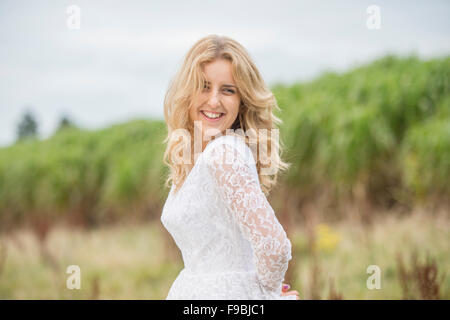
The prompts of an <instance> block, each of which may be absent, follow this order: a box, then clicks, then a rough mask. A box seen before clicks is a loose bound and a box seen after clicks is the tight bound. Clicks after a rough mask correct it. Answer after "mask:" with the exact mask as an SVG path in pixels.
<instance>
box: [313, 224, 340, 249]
mask: <svg viewBox="0 0 450 320" xmlns="http://www.w3.org/2000/svg"><path fill="white" fill-rule="evenodd" d="M316 231H317V248H318V249H319V250H323V251H328V252H329V251H333V250H334V249H335V248H336V246H337V245H338V243H339V241H340V239H341V237H340V235H339V234H338V233H336V232H334V231H332V230H331V229H330V227H329V226H327V225H326V224H318V225H317V227H316Z"/></svg>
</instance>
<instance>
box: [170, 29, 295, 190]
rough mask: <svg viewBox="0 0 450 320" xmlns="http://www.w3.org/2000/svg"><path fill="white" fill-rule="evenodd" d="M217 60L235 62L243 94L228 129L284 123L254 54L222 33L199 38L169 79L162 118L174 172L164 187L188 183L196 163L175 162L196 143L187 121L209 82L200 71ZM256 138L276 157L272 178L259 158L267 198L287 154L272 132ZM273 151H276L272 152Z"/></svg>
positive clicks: (273, 126)
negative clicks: (196, 100) (234, 119)
mask: <svg viewBox="0 0 450 320" xmlns="http://www.w3.org/2000/svg"><path fill="white" fill-rule="evenodd" d="M216 59H227V60H229V61H230V62H231V65H232V75H233V79H234V81H235V82H236V86H237V89H238V90H239V93H240V96H241V105H240V106H239V112H238V117H237V118H236V121H235V122H234V123H233V125H232V126H231V128H230V129H234V130H237V131H239V129H241V131H244V132H253V130H254V131H256V132H259V130H260V129H267V131H268V132H271V130H272V129H277V126H276V125H278V124H280V123H282V121H281V119H279V118H277V117H276V116H275V115H274V114H273V111H274V109H277V110H280V109H279V107H278V105H277V102H276V99H275V96H274V95H273V93H272V92H271V91H270V90H269V89H268V87H267V86H266V84H265V82H264V80H263V78H262V77H261V74H260V72H259V71H258V69H257V68H256V66H255V64H254V63H253V61H252V60H251V58H250V55H249V54H248V52H247V50H246V49H245V48H244V47H243V46H242V45H241V44H239V43H238V42H237V41H235V40H233V39H231V38H229V37H226V36H218V35H208V36H206V37H204V38H202V39H200V40H198V41H197V42H196V43H195V44H194V45H193V46H192V47H191V49H190V50H189V51H188V52H187V54H186V56H185V57H184V62H183V65H182V66H181V68H180V70H179V71H178V72H177V73H176V75H175V76H174V78H172V80H171V81H170V84H169V88H168V90H167V93H166V96H165V98H164V118H165V121H166V124H167V129H168V135H167V137H166V138H165V139H164V143H167V148H166V150H165V152H164V159H163V162H164V163H165V164H166V165H167V166H168V167H169V169H170V172H169V176H168V178H167V180H166V183H165V186H166V187H169V183H170V181H172V184H175V192H177V191H178V190H179V188H180V187H181V185H182V184H183V183H184V181H185V179H186V177H187V176H188V174H189V172H190V170H191V169H192V167H193V163H194V162H193V161H191V162H190V163H177V162H178V161H175V159H179V158H180V157H182V150H186V149H187V148H188V146H189V145H190V146H191V148H192V146H193V145H194V143H193V136H194V135H193V132H194V124H193V123H192V121H191V119H190V118H189V110H190V108H192V107H195V106H193V103H194V101H195V99H194V97H197V96H198V95H199V94H200V92H201V90H202V89H203V84H204V81H206V77H205V75H204V72H203V69H202V67H203V66H204V65H205V64H207V63H209V62H212V61H214V60H216ZM252 129H253V130H252ZM175 130H177V133H179V132H180V131H181V132H183V133H184V135H183V136H182V139H181V141H178V140H180V139H174V136H175V135H174V131H175ZM189 137H190V138H189ZM277 138H278V137H277ZM189 139H190V141H189ZM257 139H258V143H259V144H260V145H263V146H267V147H266V148H267V152H268V154H269V155H272V156H271V162H270V168H272V171H271V174H261V169H262V168H263V167H264V165H263V164H262V163H261V161H260V159H258V157H255V161H256V168H257V171H258V177H259V181H260V185H261V189H262V191H263V192H264V193H265V194H266V195H268V194H269V192H270V190H271V189H272V188H273V187H274V186H275V185H276V183H277V176H278V172H279V170H286V169H287V168H289V167H290V164H289V163H286V162H283V160H282V159H281V157H280V154H281V153H282V151H283V144H282V143H281V140H280V139H275V137H274V136H273V135H272V134H270V135H258V137H257ZM245 142H246V144H247V145H248V137H245ZM189 143H190V144H189ZM272 148H274V150H276V152H272ZM191 150H192V149H191ZM191 154H193V152H191ZM192 159H193V158H192V157H191V160H192Z"/></svg>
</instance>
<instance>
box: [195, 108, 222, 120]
mask: <svg viewBox="0 0 450 320" xmlns="http://www.w3.org/2000/svg"><path fill="white" fill-rule="evenodd" d="M200 113H201V114H202V115H203V117H204V118H205V119H207V120H208V121H218V120H219V119H221V118H223V116H224V115H225V113H221V112H208V111H203V110H202V111H200Z"/></svg>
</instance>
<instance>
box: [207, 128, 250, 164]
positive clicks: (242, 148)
mask: <svg viewBox="0 0 450 320" xmlns="http://www.w3.org/2000/svg"><path fill="white" fill-rule="evenodd" d="M204 154H205V157H206V159H207V160H214V161H217V160H227V159H228V161H232V162H235V161H236V160H239V161H241V162H242V161H243V162H245V163H247V164H253V165H255V163H256V162H255V156H254V154H253V152H252V150H251V148H250V147H249V146H248V145H247V143H246V142H245V138H244V136H241V135H237V134H227V135H222V136H219V137H217V138H215V139H214V140H212V141H210V142H209V143H208V145H207V146H206V148H205V150H204Z"/></svg>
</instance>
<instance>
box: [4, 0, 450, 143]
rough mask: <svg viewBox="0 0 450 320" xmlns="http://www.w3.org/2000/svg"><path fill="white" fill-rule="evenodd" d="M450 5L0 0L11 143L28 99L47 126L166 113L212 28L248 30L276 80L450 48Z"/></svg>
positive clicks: (262, 66) (261, 62)
mask: <svg viewBox="0 0 450 320" xmlns="http://www.w3.org/2000/svg"><path fill="white" fill-rule="evenodd" d="M73 5H74V6H76V7H77V8H79V10H80V11H79V13H80V14H79V28H73V26H74V25H73V24H70V22H73V21H75V20H73V18H74V17H75V16H76V15H74V13H73V11H71V12H68V8H69V7H71V6H73ZM371 5H375V6H376V7H377V8H378V9H379V20H377V21H379V28H378V29H373V28H369V27H368V23H367V22H368V20H369V22H370V21H374V20H373V19H376V14H375V13H374V12H373V11H370V12H369V13H368V11H367V10H368V8H369V6H371ZM449 16H450V1H448V0H443V1H438V0H435V1H433V0H432V1H422V0H421V1H399V0H391V1H377V0H373V1H364V0H359V1H357V0H352V1H351V0H347V1H338V0H334V1H331V0H330V1H299V0H278V1H276V2H275V1H266V0H257V1H253V0H252V1H249V0H246V1H242V0H239V1H235V0H229V1H212V0H210V1H206V0H203V1H189V0H182V1H170V0H165V1H149V0H147V1H132V0H130V1H113V0H108V1H100V0H89V1H76V0H72V1H63V0H62V1H51V0H39V1H37V0H26V1H25V0H13V1H9V0H1V1H0V146H7V145H9V144H12V143H14V141H15V139H16V128H17V124H18V122H19V121H20V119H21V117H22V116H23V114H24V112H25V111H26V110H30V111H31V112H33V114H34V115H35V117H36V119H37V121H38V124H39V136H40V137H41V138H46V137H49V136H50V135H51V134H52V133H53V132H54V130H55V129H56V127H57V126H58V124H59V121H60V119H61V117H62V116H64V115H65V116H68V117H69V118H70V119H71V120H72V121H73V122H74V123H75V124H76V125H78V126H79V127H82V128H86V129H96V128H103V127H107V126H110V125H112V124H116V123H122V122H126V121H128V120H131V119H135V118H154V119H163V101H164V95H165V92H166V90H167V87H168V84H169V81H170V80H171V78H172V77H173V75H174V74H175V72H176V71H177V70H178V68H179V67H180V66H181V62H182V59H183V58H184V55H185V54H186V52H187V51H188V50H189V48H190V47H191V46H192V45H193V44H194V43H195V42H196V41H197V40H199V39H200V38H202V37H204V36H206V35H209V34H218V35H225V36H228V37H231V38H233V39H235V40H237V41H238V42H240V43H241V44H242V45H243V46H244V47H245V48H246V49H247V50H248V52H249V53H250V55H251V57H252V59H253V60H254V62H255V64H256V65H257V67H258V69H259V70H260V72H261V74H262V75H263V77H264V79H265V81H266V83H267V84H268V85H269V86H270V85H273V84H275V83H286V84H292V83H293V82H298V81H300V82H303V81H309V80H311V79H314V78H315V77H317V76H318V75H320V74H321V73H322V72H324V71H336V72H344V71H345V70H348V69H350V68H353V67H355V66H358V65H361V64H364V63H368V62H370V61H372V60H374V59H376V58H379V57H381V56H383V55H386V54H391V53H394V54H398V55H402V56H406V55H411V54H415V55H418V56H420V57H422V58H424V59H429V58H433V57H441V56H446V55H449V54H450V19H448V17H449ZM68 22H69V23H68ZM369 26H373V24H369Z"/></svg>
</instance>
